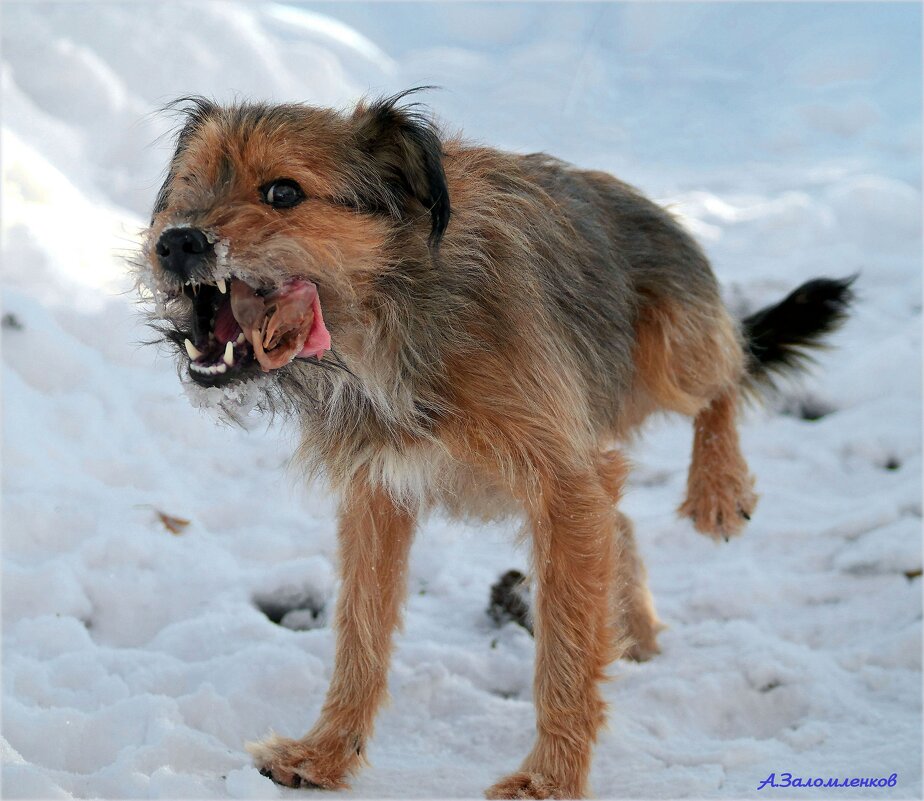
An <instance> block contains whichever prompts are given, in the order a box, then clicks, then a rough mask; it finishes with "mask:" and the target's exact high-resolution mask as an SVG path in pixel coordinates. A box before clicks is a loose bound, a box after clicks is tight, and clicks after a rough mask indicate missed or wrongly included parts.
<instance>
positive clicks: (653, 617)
mask: <svg viewBox="0 0 924 801" xmlns="http://www.w3.org/2000/svg"><path fill="white" fill-rule="evenodd" d="M632 529H633V526H632V521H631V520H629V518H628V517H626V516H625V515H624V514H623V513H622V512H617V513H616V537H617V542H618V548H619V558H618V559H617V562H616V591H615V598H614V602H615V607H616V609H615V615H616V630H617V632H618V634H619V635H627V636H628V638H629V642H628V644H627V646H626V648H625V649H624V653H623V654H622V655H623V657H625V658H626V659H632V660H634V661H635V662H645V661H647V660H649V659H651V657H653V656H655V655H656V654H659V653H661V649H660V647H658V632H659V631H661V630H662V629H663V628H664V624H663V623H662V622H661V621H660V620H659V619H658V615H657V613H656V612H655V606H654V599H653V598H652V597H651V592H650V591H649V589H648V575H647V571H646V570H645V565H644V563H643V562H642V558H641V556H639V553H638V549H637V548H636V545H635V536H634V534H633V531H632Z"/></svg>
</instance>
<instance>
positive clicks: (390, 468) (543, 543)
mask: <svg viewBox="0 0 924 801" xmlns="http://www.w3.org/2000/svg"><path fill="white" fill-rule="evenodd" d="M402 97H403V96H397V97H393V98H389V99H385V100H379V101H376V102H364V103H362V104H360V105H359V106H358V107H357V108H356V109H355V110H354V111H351V112H349V113H340V112H337V111H332V110H327V109H320V108H312V107H309V106H304V105H274V106H269V105H257V104H241V105H235V106H231V107H222V106H219V105H216V104H213V103H211V102H208V101H206V100H201V99H199V100H193V101H188V102H187V105H186V106H185V110H184V114H185V117H184V124H183V126H182V130H181V131H180V133H179V136H178V141H177V147H176V153H175V155H174V156H173V159H172V162H171V164H170V167H169V174H168V176H167V179H166V182H165V184H164V186H163V189H162V190H161V192H160V194H159V196H158V198H157V201H156V205H155V208H154V215H153V219H152V222H151V226H150V229H149V231H148V232H147V237H146V243H147V245H146V261H147V263H148V265H149V272H150V278H151V280H150V282H149V283H150V284H151V286H152V287H153V290H154V295H155V297H156V300H157V302H158V307H157V309H158V310H157V313H156V314H157V317H158V318H159V320H160V325H161V328H162V330H163V332H164V336H165V337H166V338H167V339H168V340H169V341H171V342H173V343H175V344H176V350H177V353H178V359H179V364H180V369H181V372H182V374H183V375H184V378H185V379H186V380H187V381H189V382H192V383H194V384H196V385H199V386H203V387H215V388H218V389H221V390H222V391H224V390H229V391H230V390H233V389H235V388H237V387H240V386H243V385H245V384H246V383H247V382H253V385H255V386H258V387H259V388H260V391H261V392H262V393H263V395H262V398H263V402H264V404H265V405H266V406H274V407H280V406H281V407H284V408H286V409H288V410H289V411H291V412H292V414H293V415H294V416H295V417H296V418H297V419H298V421H299V424H300V430H301V445H300V449H299V451H298V454H297V457H298V460H299V461H300V462H301V463H302V464H303V465H305V466H306V467H308V468H309V469H310V470H313V471H316V472H318V473H320V474H322V475H323V477H324V479H325V480H326V481H327V482H328V483H329V485H330V487H331V488H332V490H333V491H335V492H337V493H339V497H340V499H341V500H340V508H339V547H340V554H339V559H340V576H341V580H342V585H341V589H340V594H339V600H338V606H337V612H336V631H337V647H336V667H335V672H334V676H333V680H332V683H331V686H330V689H329V691H328V695H327V699H326V701H325V703H324V706H323V709H322V711H321V714H320V719H319V720H318V722H317V723H316V725H315V726H314V728H312V729H311V731H310V732H309V733H308V734H306V735H305V736H304V737H303V738H301V739H298V740H295V739H286V738H282V737H277V736H273V737H271V738H270V739H268V740H266V741H263V742H261V743H256V744H251V745H250V746H249V749H250V751H251V753H252V754H253V757H254V760H255V762H256V764H257V766H258V767H259V768H260V769H261V770H262V772H263V773H264V774H265V775H267V776H269V777H270V778H272V779H273V780H274V781H276V782H278V783H280V784H284V785H288V786H291V787H298V786H303V787H304V786H310V787H322V788H331V789H333V788H342V787H346V786H347V784H346V782H347V779H348V777H349V776H350V775H351V774H352V773H353V772H354V771H356V770H357V768H359V767H360V765H361V763H362V762H363V758H364V750H365V747H366V743H367V741H368V739H369V737H370V735H371V732H372V728H373V719H374V717H375V714H376V711H377V710H378V708H379V706H380V705H381V703H382V701H383V698H384V697H385V695H386V685H387V671H388V664H389V658H390V652H391V648H392V645H391V642H392V634H393V632H394V630H395V628H396V627H397V626H398V623H399V618H400V609H401V606H402V603H403V600H404V596H405V584H406V576H407V564H408V551H409V549H410V546H411V540H412V538H413V535H414V530H415V526H416V524H417V521H418V519H419V518H420V516H421V515H422V514H423V513H425V512H426V511H427V510H430V509H433V508H442V509H443V510H445V511H446V512H448V513H449V514H452V515H460V516H466V517H476V518H477V517H482V518H493V519H496V518H497V517H498V516H501V515H507V514H510V515H519V516H520V517H521V518H523V519H525V521H526V525H527V530H528V531H529V533H530V541H531V546H532V549H531V558H532V581H533V584H534V587H535V596H536V598H535V608H534V612H533V618H534V620H533V624H534V627H535V636H536V676H535V685H534V697H535V706H536V739H535V744H534V746H533V748H532V751H530V753H529V754H528V755H527V756H526V758H525V760H524V761H523V763H522V765H521V766H520V768H519V769H518V770H517V771H515V772H513V773H511V774H510V775H509V776H506V777H505V778H502V779H500V780H499V781H498V782H497V783H496V784H494V785H493V786H492V787H491V788H490V789H489V790H488V791H487V795H488V797H490V798H550V797H554V798H576V797H580V796H583V795H585V794H586V793H587V792H588V784H587V781H588V772H589V767H590V761H591V751H592V746H593V743H594V740H595V738H596V736H597V732H598V730H599V728H600V726H601V724H602V723H603V721H604V712H605V704H604V701H603V698H602V697H601V693H600V690H599V684H600V682H601V680H602V679H603V678H604V672H605V669H606V666H607V664H608V663H609V662H610V661H611V660H613V659H614V658H618V657H623V656H628V657H632V658H635V659H644V658H646V657H648V656H651V655H652V654H653V653H655V652H657V650H658V649H657V642H656V633H657V630H658V628H659V622H658V619H657V617H656V615H655V612H654V608H653V605H652V603H651V599H650V596H649V593H648V590H647V587H646V581H645V574H644V568H643V567H642V565H641V563H640V561H639V558H638V555H637V551H636V548H635V544H634V541H633V534H632V528H631V525H630V523H629V521H628V520H627V519H626V518H625V517H624V516H623V515H622V514H621V513H620V512H618V511H617V509H616V505H617V502H618V501H619V499H620V495H621V494H622V492H623V486H624V483H625V480H626V474H627V465H626V461H625V459H624V457H623V456H622V455H621V453H620V451H619V443H620V442H624V441H625V440H626V439H627V438H628V437H629V436H630V435H631V434H632V433H633V432H634V431H636V430H637V429H638V427H639V426H640V425H641V423H642V422H643V421H644V420H645V419H646V418H647V417H648V416H649V415H651V414H652V413H654V412H678V413H680V414H683V415H687V416H688V417H691V418H693V421H694V426H695V436H694V444H693V458H692V463H691V466H690V471H689V480H688V484H687V497H686V500H685V501H684V502H683V504H682V505H681V507H680V513H681V514H682V515H684V516H686V517H689V518H690V519H691V520H692V521H693V524H694V525H695V527H696V529H697V530H699V531H701V532H703V533H704V534H707V535H709V536H710V537H714V538H717V539H719V540H722V539H727V538H728V537H730V536H732V535H735V534H737V533H739V532H740V531H741V529H742V527H743V525H744V524H745V522H746V521H747V520H748V519H749V518H750V515H751V514H752V512H753V510H754V505H755V499H756V496H755V493H754V489H753V481H752V478H751V476H750V475H749V473H748V468H747V465H746V464H745V461H744V458H743V457H742V455H741V452H740V449H739V444H738V435H737V432H736V415H737V413H738V410H739V405H740V402H741V398H742V397H746V396H755V395H757V394H759V392H760V390H761V388H762V387H765V386H767V385H770V384H772V381H773V377H774V376H775V375H777V374H779V373H786V372H787V371H791V370H793V369H794V368H797V367H799V366H800V363H801V362H802V360H803V359H804V358H805V357H806V356H807V354H808V349H810V348H811V347H813V346H815V345H818V344H820V342H821V339H822V337H823V335H824V334H826V333H827V332H829V331H831V330H833V329H834V328H835V327H836V325H837V324H838V323H839V322H840V321H841V320H842V318H843V317H844V315H845V313H846V309H847V306H848V303H849V301H850V298H851V292H850V288H849V284H850V281H849V280H843V281H838V280H829V279H817V280H814V281H811V282H809V283H807V284H805V285H804V286H802V287H800V288H799V289H797V290H795V291H794V292H793V293H792V294H791V295H790V296H789V297H787V298H786V299H784V300H783V301H782V302H781V303H779V304H777V305H776V306H773V307H770V308H768V309H764V310H762V311H760V312H758V313H756V314H754V315H752V316H751V317H749V318H747V319H746V320H744V321H737V320H735V319H733V317H732V316H731V315H730V313H729V312H728V310H727V309H726V307H725V306H724V304H723V302H722V300H721V297H720V293H719V287H718V286H717V283H716V279H715V277H714V276H713V273H712V270H711V268H710V266H709V262H708V261H707V259H706V257H705V256H704V255H703V252H702V251H701V250H700V248H699V247H698V246H697V244H696V243H695V242H694V241H693V240H692V239H691V237H690V236H689V235H688V234H687V233H686V232H685V231H684V230H683V228H682V227H681V226H680V225H679V224H678V223H677V221H676V220H674V219H673V218H672V217H671V215H670V214H668V213H667V212H666V211H664V210H663V209H662V208H660V207H659V206H657V205H655V204H654V203H652V202H650V201H648V200H647V199H646V198H644V197H643V196H642V195H641V194H639V193H638V192H637V191H636V190H634V189H633V188H632V187H630V186H627V185H626V184H624V183H622V182H620V181H619V180H617V179H616V178H614V177H612V176H610V175H608V174H606V173H603V172H594V171H586V170H580V169H576V168H575V167H572V166H570V165H568V164H565V163H563V162H561V161H558V160H556V159H554V158H551V157H549V156H547V155H543V154H533V155H515V154H511V153H504V152H500V151H497V150H493V149H490V148H487V147H478V146H473V145H470V144H466V143H464V142H463V141H462V140H461V139H458V138H441V136H440V133H439V131H438V129H437V128H436V126H435V125H434V124H433V123H432V122H431V121H430V120H429V119H428V118H427V117H426V116H424V115H422V114H421V113H420V112H419V110H418V109H417V108H416V107H415V106H409V105H403V103H405V102H406V101H404V100H403V99H402ZM230 394H231V393H230V392H229V397H230Z"/></svg>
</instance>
